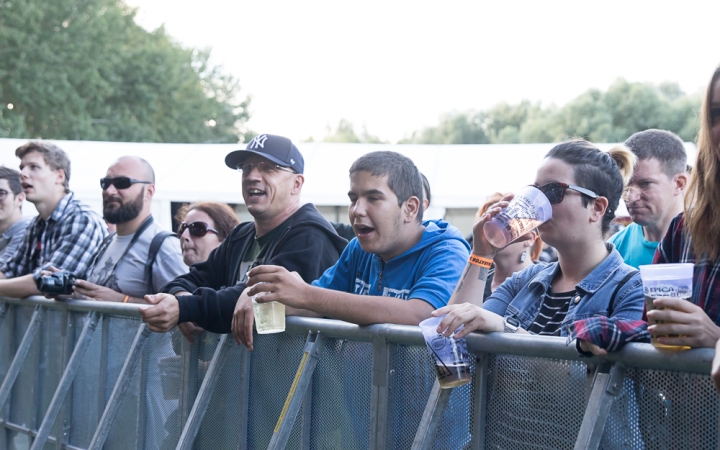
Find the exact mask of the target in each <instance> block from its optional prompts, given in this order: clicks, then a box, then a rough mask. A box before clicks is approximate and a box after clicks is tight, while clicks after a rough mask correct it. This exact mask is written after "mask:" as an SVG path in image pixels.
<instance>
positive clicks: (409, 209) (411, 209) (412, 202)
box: [402, 196, 420, 223]
mask: <svg viewBox="0 0 720 450" xmlns="http://www.w3.org/2000/svg"><path fill="white" fill-rule="evenodd" d="M402 208H403V214H404V215H405V223H410V222H413V221H415V219H416V218H417V215H418V214H419V213H420V199H419V198H417V197H415V196H412V197H410V198H409V199H407V200H405V203H403V205H402Z"/></svg>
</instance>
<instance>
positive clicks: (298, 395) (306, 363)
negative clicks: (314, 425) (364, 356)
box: [268, 331, 325, 450]
mask: <svg viewBox="0 0 720 450" xmlns="http://www.w3.org/2000/svg"><path fill="white" fill-rule="evenodd" d="M324 347H325V335H322V334H320V333H319V332H312V331H311V332H309V333H308V337H307V339H306V340H305V348H304V349H303V357H302V360H301V361H300V366H299V367H298V370H297V372H296V373H295V379H294V380H293V383H292V385H291V386H290V392H288V395H287V398H286V399H285V405H284V406H283V408H282V411H280V417H278V421H277V424H276V425H275V430H274V431H273V435H272V438H270V444H269V445H268V450H280V449H284V448H285V445H287V441H288V439H289V438H290V432H291V431H292V428H293V425H294V424H295V419H296V418H297V414H298V412H299V411H300V407H301V406H302V403H303V397H304V396H305V393H306V392H307V391H308V390H309V388H310V386H311V382H312V375H313V373H314V372H315V368H316V367H317V363H318V361H319V360H320V354H321V352H322V350H323V348H324Z"/></svg>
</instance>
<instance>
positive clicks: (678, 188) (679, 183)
mask: <svg viewBox="0 0 720 450" xmlns="http://www.w3.org/2000/svg"><path fill="white" fill-rule="evenodd" d="M673 182H674V183H675V191H674V194H675V195H682V193H683V192H684V191H685V188H686V187H687V183H688V174H687V173H679V174H677V175H675V176H674V177H673Z"/></svg>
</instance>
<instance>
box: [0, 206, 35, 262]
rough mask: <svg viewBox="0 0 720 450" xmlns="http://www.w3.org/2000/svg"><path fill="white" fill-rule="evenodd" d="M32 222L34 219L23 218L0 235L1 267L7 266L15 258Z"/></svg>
mask: <svg viewBox="0 0 720 450" xmlns="http://www.w3.org/2000/svg"><path fill="white" fill-rule="evenodd" d="M31 220H32V217H23V218H22V219H20V220H18V221H17V222H15V223H14V224H12V225H10V228H8V229H7V230H6V231H5V232H4V233H3V234H1V235H0V265H4V264H6V263H7V262H8V261H10V259H12V258H14V257H15V252H17V251H18V249H19V248H20V244H22V241H23V238H24V237H25V230H26V229H27V227H28V224H29V223H30V221H31Z"/></svg>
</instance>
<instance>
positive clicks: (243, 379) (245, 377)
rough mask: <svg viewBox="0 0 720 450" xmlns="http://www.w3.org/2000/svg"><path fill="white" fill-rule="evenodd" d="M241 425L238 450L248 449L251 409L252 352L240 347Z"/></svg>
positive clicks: (239, 426) (239, 425)
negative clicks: (249, 410)
mask: <svg viewBox="0 0 720 450" xmlns="http://www.w3.org/2000/svg"><path fill="white" fill-rule="evenodd" d="M240 351H241V355H240V373H239V374H238V384H239V385H240V423H239V424H238V450H246V449H247V429H248V409H249V407H250V351H249V350H248V349H247V348H246V347H245V346H240Z"/></svg>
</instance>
